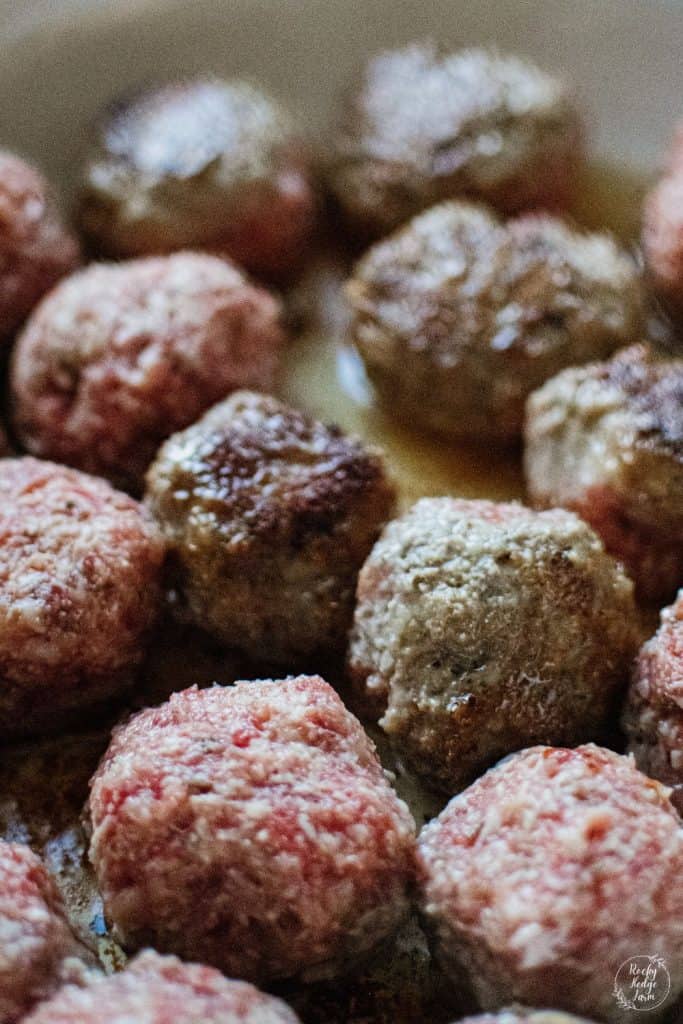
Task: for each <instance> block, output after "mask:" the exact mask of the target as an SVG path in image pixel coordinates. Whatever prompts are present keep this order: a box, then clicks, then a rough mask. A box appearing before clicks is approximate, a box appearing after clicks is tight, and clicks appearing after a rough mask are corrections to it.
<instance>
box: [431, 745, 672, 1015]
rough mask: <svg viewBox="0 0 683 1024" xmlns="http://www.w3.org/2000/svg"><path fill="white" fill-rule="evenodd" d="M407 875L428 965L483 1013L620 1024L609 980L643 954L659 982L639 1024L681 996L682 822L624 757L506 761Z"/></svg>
mask: <svg viewBox="0 0 683 1024" xmlns="http://www.w3.org/2000/svg"><path fill="white" fill-rule="evenodd" d="M418 871H419V874H420V887H421V902H422V909H423V912H424V914H425V918H426V921H427V922H428V926H429V928H430V930H431V933H432V937H433V941H434V945H435V950H436V953H437V956H438V958H439V960H440V962H441V964H442V966H443V968H444V969H445V970H446V971H447V973H449V974H450V975H451V976H452V977H453V978H454V979H457V980H460V979H462V977H463V976H464V977H465V978H466V979H467V981H468V982H469V984H470V985H471V987H472V989H473V991H474V993H475V995H476V997H477V999H478V1001H479V1003H480V1005H481V1006H482V1007H483V1008H484V1009H490V1010H494V1009H496V1008H497V1007H499V1006H501V1005H503V1006H504V1005H506V1004H507V1003H510V1002H513V1001H514V1000H519V1001H521V1002H526V1003H530V1004H532V1005H534V1004H535V1005H540V1006H551V1005H552V1006H555V1007H558V1008H561V1009H565V1010H569V1011H573V1012H574V1013H578V1014H585V1015H586V1016H588V1017H595V1018H596V1019H597V1020H604V1021H612V1022H624V1024H625V1022H630V1021H632V1020H633V1013H632V1011H630V1010H624V1009H621V1008H620V1006H619V1004H618V1002H617V1000H616V999H615V997H614V987H615V977H616V975H617V972H619V970H620V968H621V967H622V965H623V964H625V963H627V961H629V960H630V959H631V958H632V957H633V958H635V957H640V956H642V955H643V954H644V955H646V956H649V955H653V956H655V955H657V956H660V957H662V958H663V960H664V962H665V964H666V967H667V969H668V972H669V978H670V991H669V993H668V998H666V999H664V998H662V1003H661V1005H660V1006H658V1007H655V1006H651V1007H650V1006H648V1007H646V1008H647V1009H648V1010H651V1012H650V1013H649V1015H648V1016H649V1018H650V1019H653V1018H654V1019H658V1018H659V1017H660V1016H661V1014H662V1013H663V1012H664V1011H665V1009H666V1008H667V1007H669V1006H671V1004H672V1003H673V1002H675V1000H676V998H677V996H678V995H679V994H680V993H681V991H682V990H683V929H682V928H681V921H682V920H683V886H682V885H681V884H680V878H681V871H683V823H682V822H681V819H680V818H679V816H678V815H677V814H676V812H675V810H674V809H673V807H672V806H671V804H670V802H669V800H668V798H667V794H666V790H665V789H664V788H663V787H662V786H660V785H659V784H658V783H657V782H653V781H652V780H651V779H648V778H647V776H645V775H642V774H641V773H640V772H639V771H637V769H636V768H635V766H634V764H633V762H632V761H631V760H630V759H629V758H626V757H621V756H620V755H618V754H615V753H613V752H612V751H610V750H603V749H601V748H600V747H595V746H593V745H592V744H589V745H588V746H583V747H579V748H578V749H576V750H567V749H559V748H553V747H533V748H532V749H530V750H524V751H522V752H521V753H519V754H515V755H514V756H513V757H510V758H508V759H507V760H506V761H503V762H502V764H500V765H498V766H497V767H496V768H494V769H492V770H491V771H489V772H488V773H487V774H486V775H484V776H483V778H481V779H479V780H478V781H477V782H475V783H474V785H472V786H470V788H469V789H467V790H465V792H464V793H461V794H460V795H459V796H457V797H455V798H454V799H453V800H451V802H450V803H449V804H448V806H447V807H446V809H445V810H444V811H443V812H442V813H441V815H440V816H439V817H438V818H436V819H435V820H434V821H432V822H430V823H429V824H428V825H427V826H426V827H425V828H424V829H423V831H422V833H421V835H420V839H419V844H418ZM664 980H665V976H664V974H663V972H662V979H661V981H662V986H661V987H662V989H663V990H664V991H660V994H661V995H662V997H663V996H664V994H665V986H664V984H663V982H664Z"/></svg>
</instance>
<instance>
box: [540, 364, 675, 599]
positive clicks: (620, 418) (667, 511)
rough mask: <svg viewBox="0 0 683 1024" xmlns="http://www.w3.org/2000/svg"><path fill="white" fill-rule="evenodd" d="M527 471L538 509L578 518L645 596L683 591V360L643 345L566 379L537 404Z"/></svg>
mask: <svg viewBox="0 0 683 1024" xmlns="http://www.w3.org/2000/svg"><path fill="white" fill-rule="evenodd" d="M525 467H526V479H527V488H528V492H529V495H530V497H531V500H532V502H533V504H534V505H536V506H537V507H542V508H543V507H548V506H552V505H563V506H565V507H566V508H571V509H574V510H575V511H576V512H578V514H579V515H580V516H582V517H583V518H584V519H585V520H586V521H587V522H589V523H590V524H591V526H592V527H593V528H594V529H595V530H596V531H597V532H598V533H599V534H600V536H601V537H602V539H603V542H604V544H605V546H606V548H607V550H608V551H611V552H612V553H613V554H614V555H615V556H616V557H617V558H619V559H620V560H621V561H622V562H623V563H624V565H625V566H626V568H627V570H628V572H629V574H630V575H631V577H632V578H633V580H634V581H635V583H636V588H637V591H638V593H639V596H640V597H642V598H643V599H645V600H648V601H654V600H660V599H661V600H667V599H670V598H671V597H672V596H673V595H674V594H675V592H676V589H677V587H679V586H680V585H681V584H683V359H659V358H657V356H656V355H655V354H654V353H653V352H652V351H651V350H650V349H648V348H646V347H644V346H642V345H636V346H632V347H631V348H629V349H626V350H625V351H623V352H620V353H618V354H617V355H616V356H615V357H614V359H612V360H611V361H609V362H605V363H597V364H593V365H590V366H585V367H579V368H574V369H568V370H565V371H564V372H563V373H560V374H558V376H556V377H554V378H553V379H552V380H550V381H548V382H547V384H545V386H544V387H542V388H541V389H540V390H539V391H537V392H536V393H535V394H534V395H532V397H531V398H530V399H529V403H528V409H527V424H526V453H525Z"/></svg>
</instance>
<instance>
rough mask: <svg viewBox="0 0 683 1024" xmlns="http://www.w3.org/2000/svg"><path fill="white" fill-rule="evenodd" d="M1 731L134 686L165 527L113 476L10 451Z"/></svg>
mask: <svg viewBox="0 0 683 1024" xmlns="http://www.w3.org/2000/svg"><path fill="white" fill-rule="evenodd" d="M0 538H1V543H0V738H4V737H8V736H13V735H24V734H28V733H32V732H42V731H45V730H49V731H53V730H54V729H56V728H58V727H59V726H60V725H61V724H63V723H64V722H67V721H71V719H72V718H76V717H78V716H79V715H80V714H81V713H82V712H83V711H84V710H85V709H87V708H90V707H91V706H94V705H99V704H102V703H104V702H106V701H107V700H109V699H110V698H112V697H113V696H115V695H117V694H118V693H120V692H121V691H122V690H124V689H125V688H127V687H128V686H129V685H130V684H131V683H132V682H133V680H134V678H135V670H136V668H137V666H138V664H139V662H140V661H141V659H142V656H143V653H144V646H145V640H146V638H147V634H148V633H149V631H150V629H151V627H152V626H153V624H154V622H155V620H156V617H157V613H158V610H159V606H160V603H161V588H160V575H161V563H162V558H163V545H162V541H161V538H160V536H159V534H158V532H157V530H156V528H155V526H154V523H153V522H152V519H151V517H149V516H148V514H147V513H146V511H145V510H144V509H143V508H142V507H141V506H140V505H138V503H137V502H135V501H133V499H132V498H129V497H128V496H127V495H125V494H120V493H119V492H117V491H115V490H113V489H112V488H111V487H110V486H109V484H107V483H105V482H104V481H103V480H97V479H95V478H94V477H89V476H86V475H85V474H84V473H79V472H77V471H75V470H71V469H66V468H65V467H64V466H56V465H53V464H52V463H50V462H39V461H38V460H37V459H32V458H22V459H0Z"/></svg>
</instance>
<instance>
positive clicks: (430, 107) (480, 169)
mask: <svg viewBox="0 0 683 1024" xmlns="http://www.w3.org/2000/svg"><path fill="white" fill-rule="evenodd" d="M581 155H582V147H581V139H580V129H579V121H578V117H577V114H576V111H575V110H574V107H573V105H572V103H571V101H570V99H569V97H568V94H567V91H566V89H565V87H564V85H563V83H562V82H561V81H560V80H559V79H557V78H553V77H551V76H550V75H547V74H545V73H544V72H542V71H540V70H539V69H538V68H537V67H536V66H535V65H534V64H532V63H530V62H529V61H526V60H523V59H520V58H518V57H512V56H506V55H501V54H499V53H496V52H495V51H493V50H490V51H488V50H461V51H459V52H456V53H452V54H442V53H440V52H439V51H438V49H437V48H436V47H435V46H434V45H433V44H431V43H422V44H413V45H411V46H407V47H405V48H404V49H401V50H395V51H388V52H385V53H381V54H379V55H378V56H376V57H375V58H374V59H373V60H371V61H370V62H369V63H368V65H367V66H366V68H365V69H364V71H363V73H362V75H361V76H360V80H359V81H358V82H357V83H356V84H354V86H353V88H352V90H351V91H350V93H349V95H348V96H347V99H346V104H345V109H344V116H343V120H342V123H341V125H340V129H339V134H338V137H337V139H336V144H335V149H334V153H333V156H332V159H331V166H330V171H329V185H330V188H331V190H332V193H333V195H334V197H335V199H336V200H337V202H338V203H339V205H340V207H341V209H342V211H343V213H344V215H345V218H346V219H347V221H348V222H349V224H350V226H351V228H352V229H353V230H354V231H355V232H357V233H358V234H360V235H364V236H371V237H372V236H375V237H376V236H378V235H381V234H386V232H387V231H390V230H392V229H393V228H395V227H397V226H398V225H399V224H402V223H403V222H404V221H406V220H408V218H409V217H412V216H413V215H414V214H416V213H419V212H420V210H424V209H426V207H428V206H431V205H433V204H434V203H436V202H439V201H440V200H442V199H450V198H453V197H458V196H469V197H471V198H476V199H483V200H486V202H489V203H491V204H492V205H493V206H495V207H497V208H498V209H500V210H502V211H504V212H506V213H512V212H516V211H519V210H524V209H531V208H533V207H546V208H557V207H564V206H566V205H567V204H568V201H569V199H570V198H571V196H572V194H573V190H574V182H575V180H576V171H577V166H578V163H579V161H580V159H581Z"/></svg>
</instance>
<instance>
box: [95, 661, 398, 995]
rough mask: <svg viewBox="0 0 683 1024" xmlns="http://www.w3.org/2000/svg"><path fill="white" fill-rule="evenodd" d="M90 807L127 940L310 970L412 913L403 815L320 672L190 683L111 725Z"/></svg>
mask: <svg viewBox="0 0 683 1024" xmlns="http://www.w3.org/2000/svg"><path fill="white" fill-rule="evenodd" d="M90 813H91V817H92V829H93V830H92V841H91V845H90V859H91V861H92V863H93V865H94V867H95V871H96V873H97V877H98V880H99V884H100V888H101V891H102V895H103V898H104V904H105V910H106V913H107V916H108V918H109V920H110V921H111V922H112V924H113V926H114V933H115V935H116V937H117V938H118V939H119V940H120V941H121V942H122V943H123V944H124V945H125V946H126V948H137V947H139V946H141V945H144V944H146V943H152V944H153V945H154V946H155V947H156V948H157V949H159V950H162V951H165V952H175V953H177V954H178V955H179V956H181V957H183V958H188V959H197V960H203V961H206V962H207V963H210V964H213V965H215V966H216V967H219V968H221V970H223V971H225V972H226V973H227V974H230V975H234V976H236V977H243V978H247V979H249V980H257V981H258V980H261V981H266V980H270V979H273V978H278V977H288V976H293V975H297V976H300V977H304V978H310V977H315V976H324V975H327V974H333V973H336V972H338V971H339V970H341V969H342V968H343V967H344V966H345V965H346V962H347V961H348V960H351V961H355V960H356V959H359V960H361V959H362V958H363V956H365V955H367V953H368V951H369V950H370V949H371V948H372V947H373V946H374V945H375V944H376V943H377V942H378V941H379V940H381V939H382V938H383V937H384V936H386V935H387V934H389V933H390V932H391V931H392V930H393V928H394V927H395V926H396V924H397V923H398V922H399V920H400V919H401V918H402V916H403V914H404V911H405V910H406V908H407V896H406V883H407V882H408V880H409V878H410V877H411V870H412V855H413V822H412V819H411V816H410V813H409V811H408V809H407V807H406V806H405V804H403V803H402V802H401V801H400V800H399V799H398V797H396V796H395V795H394V793H393V791H392V789H391V787H390V786H389V783H388V782H387V780H386V778H385V776H384V773H383V771H382V768H381V766H380V763H379V761H378V759H377V756H376V753H375V749H374V747H373V745H372V743H371V742H370V740H369V739H368V738H367V736H366V735H365V733H364V732H363V729H362V728H361V726H360V724H359V723H358V722H357V721H356V719H355V718H354V717H353V716H352V715H351V714H350V713H349V712H348V711H347V710H346V709H345V707H344V705H343V704H342V702H341V700H340V699H339V697H338V696H337V695H336V693H335V692H334V690H332V688H331V687H330V686H328V685H327V683H325V682H323V680H322V679H320V678H319V677H307V676H299V677H298V678H289V679H286V680H282V681H274V680H260V681H255V682H241V683H237V684H236V685H235V686H234V687H229V688H225V687H214V688H213V689H209V690H197V689H196V688H192V689H190V690H185V691H183V692H182V693H178V694H174V695H173V696H172V697H171V699H170V701H169V702H168V703H167V704H164V705H162V706H161V707H159V708H152V709H149V710H146V711H143V712H141V713H140V714H139V715H136V716H135V717H134V718H133V719H131V721H130V722H129V723H128V724H127V725H125V726H124V727H123V728H120V729H118V730H117V731H116V732H115V733H114V738H113V741H112V743H111V746H110V747H109V750H108V752H107V754H106V755H105V757H104V760H103V761H102V764H101V765H100V768H99V770H98V772H97V774H96V775H95V777H94V779H93V781H92V790H91V795H90Z"/></svg>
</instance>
